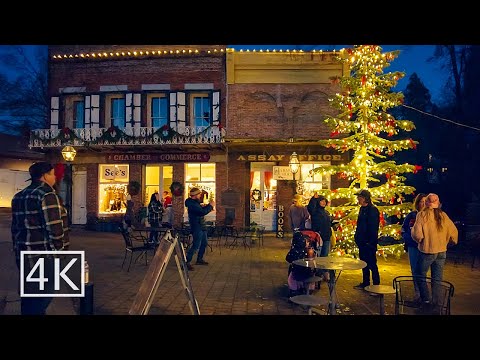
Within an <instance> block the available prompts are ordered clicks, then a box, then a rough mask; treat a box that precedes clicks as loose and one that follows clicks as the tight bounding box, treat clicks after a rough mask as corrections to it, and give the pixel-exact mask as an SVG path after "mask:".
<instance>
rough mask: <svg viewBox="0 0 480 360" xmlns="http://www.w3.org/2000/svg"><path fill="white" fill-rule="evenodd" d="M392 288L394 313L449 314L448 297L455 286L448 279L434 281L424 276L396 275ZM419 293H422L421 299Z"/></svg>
mask: <svg viewBox="0 0 480 360" xmlns="http://www.w3.org/2000/svg"><path fill="white" fill-rule="evenodd" d="M393 288H394V289H395V315H407V314H410V315H450V302H451V301H450V299H451V298H452V297H453V293H454V289H455V288H454V286H453V284H452V283H450V282H448V281H435V280H433V279H432V278H430V277H426V276H397V277H396V278H394V279H393ZM415 288H417V289H419V290H418V291H416V290H415ZM419 293H421V294H423V299H424V300H423V301H422V298H419V297H418V295H419Z"/></svg>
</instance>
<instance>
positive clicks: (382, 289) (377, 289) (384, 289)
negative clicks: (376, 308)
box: [365, 285, 395, 315]
mask: <svg viewBox="0 0 480 360" xmlns="http://www.w3.org/2000/svg"><path fill="white" fill-rule="evenodd" d="M365 290H366V291H368V292H371V293H372V294H377V295H378V296H379V298H380V315H385V302H384V295H385V294H395V289H394V288H393V287H392V286H389V285H368V286H366V287H365Z"/></svg>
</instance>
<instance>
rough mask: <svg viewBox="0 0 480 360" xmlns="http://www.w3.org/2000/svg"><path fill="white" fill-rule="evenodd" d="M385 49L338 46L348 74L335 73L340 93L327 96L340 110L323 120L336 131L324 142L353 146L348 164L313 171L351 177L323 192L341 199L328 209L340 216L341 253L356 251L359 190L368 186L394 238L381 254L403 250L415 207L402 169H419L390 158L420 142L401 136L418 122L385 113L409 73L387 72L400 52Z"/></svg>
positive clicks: (399, 97)
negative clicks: (405, 225)
mask: <svg viewBox="0 0 480 360" xmlns="http://www.w3.org/2000/svg"><path fill="white" fill-rule="evenodd" d="M381 50H382V49H381V47H380V46H376V45H358V46H354V47H353V48H349V49H342V50H341V51H340V54H339V57H338V59H339V60H340V61H342V62H344V63H347V64H348V66H349V69H350V76H344V77H336V78H332V82H333V83H334V84H339V86H340V88H341V92H340V93H337V94H336V95H335V97H334V98H332V99H329V101H330V102H331V105H332V106H333V107H334V108H335V109H337V110H338V113H337V115H336V116H330V117H327V118H326V119H325V120H324V121H325V123H326V124H327V126H328V127H329V128H330V129H331V130H332V131H331V134H330V139H327V140H321V141H320V143H321V144H323V145H324V146H326V147H327V148H333V149H335V150H337V151H339V152H342V153H343V152H346V151H351V152H352V154H353V158H352V160H351V161H350V162H349V163H348V164H342V165H332V166H325V167H321V168H317V169H313V170H312V173H321V174H337V176H338V177H339V178H341V179H348V180H349V181H350V185H349V187H348V188H338V189H333V190H320V191H319V193H321V194H322V195H325V196H327V197H328V198H330V199H341V201H339V203H341V205H339V206H335V207H331V208H329V210H330V212H331V214H332V215H333V216H334V218H335V219H337V220H339V225H338V228H337V231H336V235H337V245H336V248H335V249H334V251H335V253H336V254H337V255H341V256H356V255H357V254H358V248H357V247H356V244H355V241H354V239H353V236H354V234H355V228H356V222H357V217H358V211H359V205H358V203H357V198H356V195H355V194H356V193H357V192H358V191H359V190H360V189H368V190H369V191H370V193H371V194H372V202H373V204H374V205H375V206H377V207H378V209H379V211H380V229H379V237H383V236H385V237H389V238H391V239H392V240H393V242H395V243H394V244H393V245H388V246H379V250H378V252H377V254H379V255H383V256H387V254H394V255H395V256H400V254H401V253H402V252H403V245H402V243H403V242H402V241H401V234H400V229H401V219H402V218H403V217H404V216H405V215H406V214H407V213H408V212H410V211H411V209H412V204H411V203H409V202H405V201H404V200H405V195H409V194H413V192H414V191H415V188H413V187H411V186H407V185H405V183H404V181H405V180H406V178H405V177H404V176H402V174H405V173H409V172H413V173H416V172H417V171H418V170H419V169H421V167H420V166H417V165H411V164H408V163H407V164H397V163H396V162H395V160H394V159H393V158H392V156H393V155H394V153H395V152H397V151H402V150H407V149H415V147H416V145H417V143H418V142H416V141H414V140H412V139H410V138H407V139H399V138H398V135H399V134H400V132H402V131H407V132H408V131H411V130H413V129H414V128H415V125H414V124H413V122H411V121H408V120H396V119H395V118H394V117H393V116H392V115H390V114H389V113H388V112H387V110H388V109H390V108H393V107H395V106H398V105H400V104H402V103H403V94H402V93H400V92H397V93H395V92H392V91H391V88H392V87H394V86H395V85H396V84H397V82H398V80H400V79H401V78H402V77H403V76H405V74H404V73H402V72H398V71H397V72H390V73H384V71H383V70H384V68H386V67H388V66H389V65H390V62H391V61H393V60H394V59H395V58H396V57H397V56H398V54H399V51H392V52H387V53H382V52H381ZM390 217H396V218H397V219H398V223H393V222H392V223H391V224H389V223H388V221H387V219H390Z"/></svg>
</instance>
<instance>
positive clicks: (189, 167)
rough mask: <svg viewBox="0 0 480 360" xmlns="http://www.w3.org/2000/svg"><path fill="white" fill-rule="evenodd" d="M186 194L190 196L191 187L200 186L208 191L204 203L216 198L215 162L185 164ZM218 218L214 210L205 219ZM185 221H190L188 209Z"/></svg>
mask: <svg viewBox="0 0 480 360" xmlns="http://www.w3.org/2000/svg"><path fill="white" fill-rule="evenodd" d="M185 176H186V177H185V179H186V181H185V195H186V196H187V197H188V194H189V193H190V189H191V188H193V187H196V188H199V189H200V190H204V191H206V192H207V195H206V196H205V198H204V203H205V204H208V203H209V202H210V200H216V193H215V164H214V163H200V164H198V163H190V164H185ZM215 218H216V214H215V211H212V212H211V213H209V214H208V215H207V216H205V220H207V221H213V220H215ZM184 219H185V221H188V215H187V209H186V208H185V213H184Z"/></svg>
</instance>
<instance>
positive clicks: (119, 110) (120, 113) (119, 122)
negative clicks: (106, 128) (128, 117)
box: [110, 98, 125, 129]
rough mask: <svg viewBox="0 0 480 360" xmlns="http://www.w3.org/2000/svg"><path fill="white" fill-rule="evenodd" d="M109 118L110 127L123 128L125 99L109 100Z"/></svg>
mask: <svg viewBox="0 0 480 360" xmlns="http://www.w3.org/2000/svg"><path fill="white" fill-rule="evenodd" d="M110 101H111V103H110V104H111V106H110V109H111V118H110V124H111V125H112V126H117V127H119V128H120V129H123V128H124V127H125V99H124V98H121V99H118V98H116V99H111V100H110Z"/></svg>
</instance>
